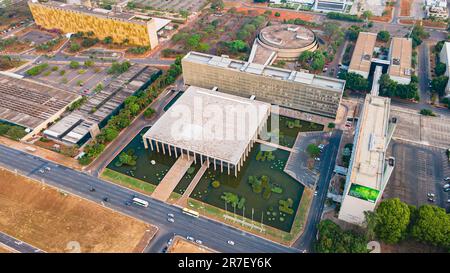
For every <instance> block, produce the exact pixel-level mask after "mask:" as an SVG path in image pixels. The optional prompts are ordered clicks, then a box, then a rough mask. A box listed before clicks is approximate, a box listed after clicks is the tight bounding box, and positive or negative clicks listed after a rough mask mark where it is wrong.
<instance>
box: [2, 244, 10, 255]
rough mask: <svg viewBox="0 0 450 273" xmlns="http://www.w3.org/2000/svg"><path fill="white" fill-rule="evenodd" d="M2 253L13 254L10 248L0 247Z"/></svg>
mask: <svg viewBox="0 0 450 273" xmlns="http://www.w3.org/2000/svg"><path fill="white" fill-rule="evenodd" d="M0 253H12V251H11V250H10V249H9V248H6V247H4V246H2V245H0Z"/></svg>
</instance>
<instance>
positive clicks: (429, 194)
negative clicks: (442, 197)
mask: <svg viewBox="0 0 450 273" xmlns="http://www.w3.org/2000/svg"><path fill="white" fill-rule="evenodd" d="M427 196H428V197H434V196H435V195H434V193H427Z"/></svg>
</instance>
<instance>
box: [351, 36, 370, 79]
mask: <svg viewBox="0 0 450 273" xmlns="http://www.w3.org/2000/svg"><path fill="white" fill-rule="evenodd" d="M376 40H377V34H375V33H370V32H360V33H359V35H358V40H357V41H356V44H355V49H354V50H353V55H352V59H351V60H350V65H349V69H348V72H353V73H357V74H359V75H361V76H363V77H364V78H366V79H367V78H368V77H369V73H370V66H371V64H372V55H373V50H374V48H375V42H376Z"/></svg>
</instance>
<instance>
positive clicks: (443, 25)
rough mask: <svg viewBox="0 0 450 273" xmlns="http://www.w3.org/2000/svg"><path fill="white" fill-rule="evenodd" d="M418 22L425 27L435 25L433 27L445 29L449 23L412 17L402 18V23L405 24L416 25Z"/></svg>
mask: <svg viewBox="0 0 450 273" xmlns="http://www.w3.org/2000/svg"><path fill="white" fill-rule="evenodd" d="M416 23H419V24H422V25H423V26H425V27H433V28H441V29H445V28H446V27H447V24H446V23H445V22H442V21H431V20H422V21H421V20H411V19H403V20H400V24H404V25H415V24H416Z"/></svg>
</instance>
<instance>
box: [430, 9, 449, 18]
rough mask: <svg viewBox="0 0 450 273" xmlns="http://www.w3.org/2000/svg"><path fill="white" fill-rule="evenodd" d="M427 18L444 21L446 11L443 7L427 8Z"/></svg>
mask: <svg viewBox="0 0 450 273" xmlns="http://www.w3.org/2000/svg"><path fill="white" fill-rule="evenodd" d="M427 17H428V18H438V19H442V20H445V19H447V18H448V9H447V8H443V7H434V6H432V7H428V8H427Z"/></svg>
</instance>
